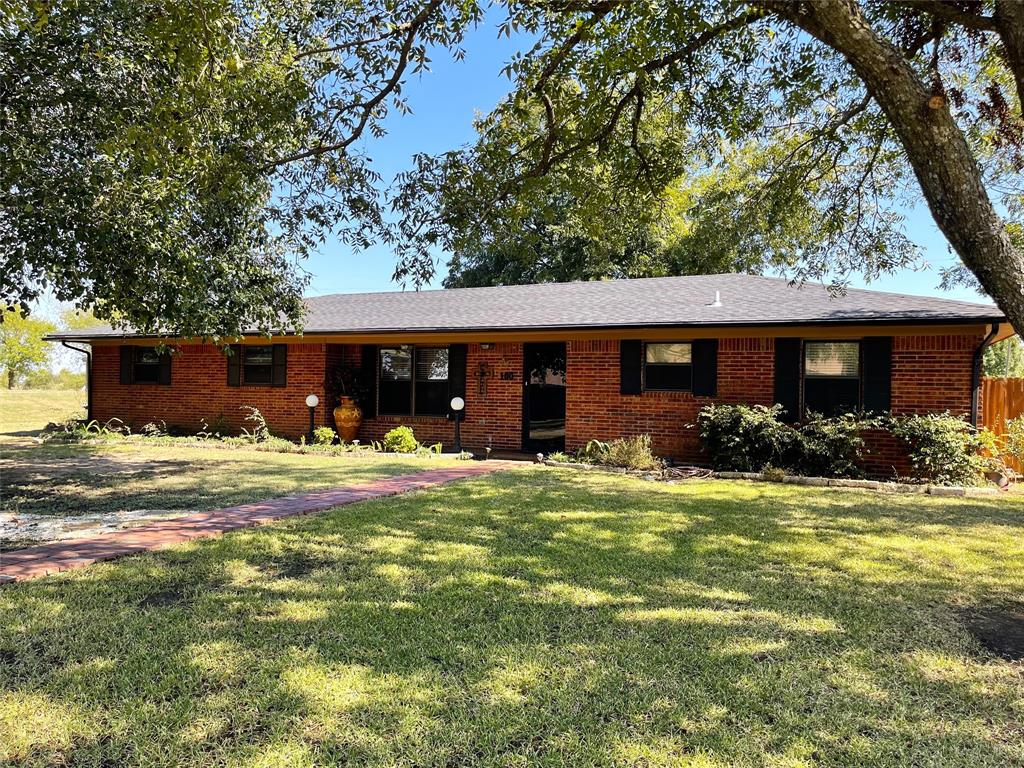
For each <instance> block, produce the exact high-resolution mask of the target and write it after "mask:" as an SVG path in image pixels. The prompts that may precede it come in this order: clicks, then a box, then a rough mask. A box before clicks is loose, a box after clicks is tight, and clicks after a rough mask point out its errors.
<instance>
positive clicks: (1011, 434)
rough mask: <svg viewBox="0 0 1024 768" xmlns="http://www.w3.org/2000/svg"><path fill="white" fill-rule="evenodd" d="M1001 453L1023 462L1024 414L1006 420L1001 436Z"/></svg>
mask: <svg viewBox="0 0 1024 768" xmlns="http://www.w3.org/2000/svg"><path fill="white" fill-rule="evenodd" d="M1003 453H1005V454H1006V455H1007V456H1010V457H1012V458H1014V459H1016V460H1017V462H1018V463H1021V464H1024V416H1018V417H1017V418H1016V419H1010V420H1009V421H1008V422H1006V434H1005V435H1004V436H1003Z"/></svg>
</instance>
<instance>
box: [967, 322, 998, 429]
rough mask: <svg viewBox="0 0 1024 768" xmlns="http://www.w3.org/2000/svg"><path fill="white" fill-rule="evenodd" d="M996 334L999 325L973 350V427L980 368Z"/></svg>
mask: <svg viewBox="0 0 1024 768" xmlns="http://www.w3.org/2000/svg"><path fill="white" fill-rule="evenodd" d="M998 333H999V323H995V324H993V325H992V330H991V331H989V334H988V336H986V337H985V338H984V339H982V341H981V344H979V345H978V348H977V349H976V350H974V360H973V362H974V366H973V368H972V369H971V424H973V425H974V426H975V427H976V426H978V417H979V415H980V414H979V413H978V412H979V411H980V410H981V368H982V364H983V363H984V361H985V350H986V349H988V346H989V344H991V343H992V339H994V338H995V337H996V335H997V334H998Z"/></svg>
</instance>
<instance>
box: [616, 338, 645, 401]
mask: <svg viewBox="0 0 1024 768" xmlns="http://www.w3.org/2000/svg"><path fill="white" fill-rule="evenodd" d="M643 347H644V345H643V343H642V342H640V341H634V340H632V339H624V340H623V341H620V342H619V394H622V395H639V394H640V393H641V392H642V391H643V354H644V351H643Z"/></svg>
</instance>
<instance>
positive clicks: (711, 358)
mask: <svg viewBox="0 0 1024 768" xmlns="http://www.w3.org/2000/svg"><path fill="white" fill-rule="evenodd" d="M692 360H693V394H695V395H701V396H702V397H714V396H715V395H717V394H718V339H697V340H696V341H694V342H693V357H692Z"/></svg>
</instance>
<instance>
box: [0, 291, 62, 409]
mask: <svg viewBox="0 0 1024 768" xmlns="http://www.w3.org/2000/svg"><path fill="white" fill-rule="evenodd" d="M56 329H57V328H56V326H55V325H54V324H53V323H50V322H47V321H46V320H40V319H38V318H34V317H28V316H27V315H25V314H24V313H23V312H22V311H21V310H20V309H8V308H7V307H6V306H4V305H0V371H3V375H4V377H5V378H6V380H7V388H8V389H13V388H14V385H15V384H17V383H18V382H20V381H22V380H24V379H25V378H26V377H27V376H29V375H31V374H32V373H33V372H34V371H36V370H38V369H41V368H45V366H46V364H47V362H48V361H49V359H50V344H49V342H46V341H43V336H45V335H46V334H48V333H52V332H53V331H55V330H56Z"/></svg>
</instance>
